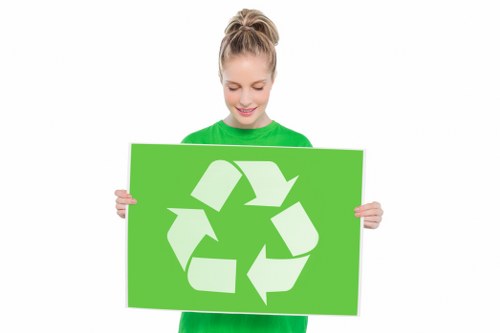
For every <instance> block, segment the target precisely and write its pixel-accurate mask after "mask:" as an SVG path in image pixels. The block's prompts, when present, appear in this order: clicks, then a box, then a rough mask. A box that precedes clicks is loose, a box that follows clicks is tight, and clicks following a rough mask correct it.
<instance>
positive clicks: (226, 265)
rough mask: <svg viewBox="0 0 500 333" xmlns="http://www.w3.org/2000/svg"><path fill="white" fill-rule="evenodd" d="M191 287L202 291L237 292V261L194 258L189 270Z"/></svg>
mask: <svg viewBox="0 0 500 333" xmlns="http://www.w3.org/2000/svg"><path fill="white" fill-rule="evenodd" d="M188 281H189V284H190V285H191V287H193V288H194V289H196V290H200V291H214V292H220V293H235V292H236V260H234V259H212V258H193V259H191V263H190V264H189V268H188Z"/></svg>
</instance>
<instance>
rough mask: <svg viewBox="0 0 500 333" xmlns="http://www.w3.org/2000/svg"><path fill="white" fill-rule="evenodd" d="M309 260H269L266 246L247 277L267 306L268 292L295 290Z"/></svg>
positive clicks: (304, 258)
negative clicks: (294, 287)
mask: <svg viewBox="0 0 500 333" xmlns="http://www.w3.org/2000/svg"><path fill="white" fill-rule="evenodd" d="M308 259H309V256H305V257H300V258H291V259H268V258H266V246H265V245H264V247H263V248H262V250H261V251H260V253H259V255H258V256H257V258H256V259H255V261H254V262H253V264H252V267H250V270H249V271H248V274H247V275H248V278H249V279H250V281H251V282H252V284H253V285H254V287H255V289H256V290H257V292H258V293H259V295H260V297H261V298H262V300H263V301H264V303H265V304H266V305H267V293H268V292H276V291H288V290H290V289H292V288H293V286H294V285H295V282H296V281H297V278H298V277H299V275H300V272H302V269H303V268H304V265H305V264H306V262H307V260H308Z"/></svg>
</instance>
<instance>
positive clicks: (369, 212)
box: [354, 208, 382, 217]
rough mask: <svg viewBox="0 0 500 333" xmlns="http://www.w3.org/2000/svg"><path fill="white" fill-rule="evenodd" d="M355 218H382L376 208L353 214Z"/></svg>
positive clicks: (379, 210) (380, 211)
mask: <svg viewBox="0 0 500 333" xmlns="http://www.w3.org/2000/svg"><path fill="white" fill-rule="evenodd" d="M354 215H355V216H358V217H360V216H382V210H381V209H378V208H374V209H368V210H364V211H360V212H357V213H355V214H354Z"/></svg>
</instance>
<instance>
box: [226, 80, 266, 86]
mask: <svg viewBox="0 0 500 333" xmlns="http://www.w3.org/2000/svg"><path fill="white" fill-rule="evenodd" d="M261 82H262V83H266V82H267V80H266V79H264V80H259V81H255V82H254V83H252V84H256V83H261ZM226 83H232V84H237V85H239V83H238V82H233V81H229V80H226Z"/></svg>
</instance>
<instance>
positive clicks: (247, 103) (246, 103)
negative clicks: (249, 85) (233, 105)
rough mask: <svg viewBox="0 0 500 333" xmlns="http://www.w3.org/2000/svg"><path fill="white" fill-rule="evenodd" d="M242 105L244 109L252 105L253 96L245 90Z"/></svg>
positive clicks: (241, 100)
mask: <svg viewBox="0 0 500 333" xmlns="http://www.w3.org/2000/svg"><path fill="white" fill-rule="evenodd" d="M240 104H241V106H243V107H248V106H250V105H252V96H251V93H250V91H248V90H246V89H243V91H242V92H241V95H240Z"/></svg>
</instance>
